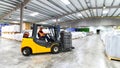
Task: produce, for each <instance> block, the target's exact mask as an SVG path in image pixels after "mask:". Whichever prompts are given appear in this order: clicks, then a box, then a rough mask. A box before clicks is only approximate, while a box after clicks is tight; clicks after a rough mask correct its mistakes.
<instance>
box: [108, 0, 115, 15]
mask: <svg viewBox="0 0 120 68" xmlns="http://www.w3.org/2000/svg"><path fill="white" fill-rule="evenodd" d="M114 2H115V0H113V1H112V3H111V6H113V4H114ZM110 10H111V9H110V8H109V11H108V13H107V14H106V16H108V14H109V12H110Z"/></svg>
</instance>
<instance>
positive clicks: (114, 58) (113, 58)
mask: <svg viewBox="0 0 120 68" xmlns="http://www.w3.org/2000/svg"><path fill="white" fill-rule="evenodd" d="M108 59H109V60H119V61H120V58H116V57H111V56H108Z"/></svg>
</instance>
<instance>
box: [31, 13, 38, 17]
mask: <svg viewBox="0 0 120 68" xmlns="http://www.w3.org/2000/svg"><path fill="white" fill-rule="evenodd" d="M38 14H39V13H38V12H34V13H32V14H30V16H33V17H34V16H36V15H38Z"/></svg>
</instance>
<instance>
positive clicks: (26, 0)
mask: <svg viewBox="0 0 120 68" xmlns="http://www.w3.org/2000/svg"><path fill="white" fill-rule="evenodd" d="M29 1H30V0H24V2H23V6H25V5H26V4H27V3H28V2H29ZM19 8H20V4H18V5H17V6H16V7H15V8H13V9H12V10H11V11H9V12H8V13H7V14H5V15H4V16H3V17H0V19H3V18H5V17H7V16H9V15H10V14H11V13H12V12H14V11H16V10H17V9H19Z"/></svg>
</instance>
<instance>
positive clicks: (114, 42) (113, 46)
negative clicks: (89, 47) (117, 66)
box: [101, 31, 120, 60]
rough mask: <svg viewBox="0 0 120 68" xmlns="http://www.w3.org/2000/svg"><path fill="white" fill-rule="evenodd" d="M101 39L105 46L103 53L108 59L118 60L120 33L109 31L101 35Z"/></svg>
mask: <svg viewBox="0 0 120 68" xmlns="http://www.w3.org/2000/svg"><path fill="white" fill-rule="evenodd" d="M102 34H103V35H102ZM101 39H102V40H103V43H104V44H105V52H106V54H107V56H108V57H109V59H116V60H118V59H120V52H119V49H120V42H119V41H120V32H118V31H111V32H104V33H101Z"/></svg>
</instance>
